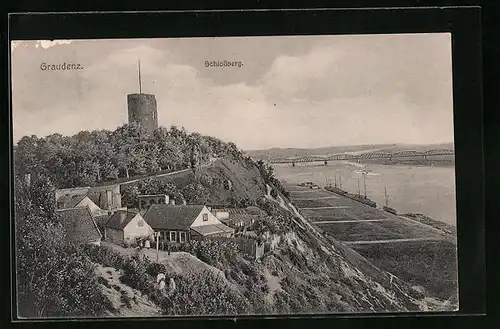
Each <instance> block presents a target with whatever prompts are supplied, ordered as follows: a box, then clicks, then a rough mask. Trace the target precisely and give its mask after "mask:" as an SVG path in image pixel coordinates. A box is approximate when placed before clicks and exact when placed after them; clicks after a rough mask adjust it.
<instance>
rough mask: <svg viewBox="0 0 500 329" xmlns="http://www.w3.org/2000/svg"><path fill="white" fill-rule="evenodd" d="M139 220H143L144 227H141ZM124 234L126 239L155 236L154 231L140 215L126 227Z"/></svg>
mask: <svg viewBox="0 0 500 329" xmlns="http://www.w3.org/2000/svg"><path fill="white" fill-rule="evenodd" d="M139 220H142V222H143V226H139ZM123 234H124V236H125V239H132V238H139V237H145V236H148V235H150V234H153V229H152V228H151V226H149V225H148V223H147V222H146V221H145V220H144V218H143V217H142V216H141V215H140V214H137V215H135V217H134V218H132V220H131V221H130V223H128V224H127V226H125V228H124V229H123Z"/></svg>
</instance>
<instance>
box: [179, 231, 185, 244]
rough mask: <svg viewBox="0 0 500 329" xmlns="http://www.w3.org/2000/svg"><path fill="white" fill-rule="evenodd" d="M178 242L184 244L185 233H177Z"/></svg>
mask: <svg viewBox="0 0 500 329" xmlns="http://www.w3.org/2000/svg"><path fill="white" fill-rule="evenodd" d="M179 242H186V232H179Z"/></svg>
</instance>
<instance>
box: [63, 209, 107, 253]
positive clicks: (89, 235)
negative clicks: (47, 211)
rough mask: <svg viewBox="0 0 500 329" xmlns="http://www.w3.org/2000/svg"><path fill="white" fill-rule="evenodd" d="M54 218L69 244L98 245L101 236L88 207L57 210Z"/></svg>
mask: <svg viewBox="0 0 500 329" xmlns="http://www.w3.org/2000/svg"><path fill="white" fill-rule="evenodd" d="M56 217H57V219H58V220H59V222H60V223H61V225H62V227H63V230H64V231H65V233H66V237H67V239H68V241H69V242H72V243H75V244H78V245H80V244H86V243H94V244H100V242H101V237H102V235H101V232H100V231H99V229H98V227H97V224H96V222H95V221H94V219H93V218H92V214H91V213H90V209H89V208H88V207H85V208H82V207H78V208H66V209H58V210H56Z"/></svg>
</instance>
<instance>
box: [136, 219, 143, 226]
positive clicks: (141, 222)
mask: <svg viewBox="0 0 500 329" xmlns="http://www.w3.org/2000/svg"><path fill="white" fill-rule="evenodd" d="M137 226H139V227H143V226H144V221H143V220H142V219H139V221H137Z"/></svg>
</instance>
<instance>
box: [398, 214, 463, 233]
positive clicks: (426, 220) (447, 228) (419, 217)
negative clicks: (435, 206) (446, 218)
mask: <svg viewBox="0 0 500 329" xmlns="http://www.w3.org/2000/svg"><path fill="white" fill-rule="evenodd" d="M400 217H403V218H409V219H412V220H415V221H418V222H420V223H422V224H425V225H428V226H431V227H433V228H435V229H437V230H440V231H442V232H443V233H444V234H446V235H452V236H453V237H454V238H456V236H457V228H456V227H454V226H452V225H449V224H446V223H443V222H440V221H437V220H435V219H432V218H430V217H427V216H425V215H423V214H416V213H409V214H401V215H400Z"/></svg>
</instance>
